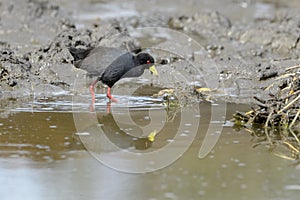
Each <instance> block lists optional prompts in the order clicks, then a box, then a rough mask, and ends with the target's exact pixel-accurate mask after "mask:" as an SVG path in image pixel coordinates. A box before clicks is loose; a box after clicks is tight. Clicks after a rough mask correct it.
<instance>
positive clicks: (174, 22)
mask: <svg viewBox="0 0 300 200" xmlns="http://www.w3.org/2000/svg"><path fill="white" fill-rule="evenodd" d="M78 2H79V3H80V1H78ZM78 2H77V3H78ZM180 2H181V1H179V4H180ZM79 3H78V4H79ZM190 3H191V2H188V4H187V7H188V5H190ZM94 4H95V5H91V6H96V7H97V5H98V6H99V5H102V4H103V5H104V4H108V3H103V2H96V3H94ZM115 4H116V2H113V3H111V5H112V6H115ZM141 4H142V2H140V3H137V2H135V3H133V7H134V8H135V9H136V10H138V8H139V6H141ZM231 4H232V6H235V7H238V9H237V13H239V12H242V11H243V10H244V11H245V13H246V14H245V16H243V17H241V19H237V16H234V15H232V14H229V13H230V9H229V6H228V5H226V7H225V9H224V10H223V12H222V11H220V9H212V8H210V9H205V10H204V9H190V10H192V11H193V13H191V12H188V10H180V9H179V8H176V6H174V5H173V6H172V9H166V8H167V5H164V4H163V3H162V4H161V5H160V4H158V5H156V6H157V8H159V9H158V10H157V11H154V13H156V15H154V14H153V12H146V11H145V12H143V13H142V14H138V13H137V12H133V14H132V13H131V14H128V13H127V15H125V14H124V15H121V14H122V12H120V15H121V17H120V16H118V15H117V14H115V16H110V17H103V19H101V6H99V9H100V10H99V14H98V15H99V17H100V18H98V17H95V18H92V19H91V20H89V21H88V22H87V21H84V20H82V16H83V15H82V14H81V15H80V16H81V18H80V17H79V15H76V12H75V11H74V10H72V9H74V8H73V7H72V6H71V4H70V3H67V2H65V3H63V4H62V3H55V2H53V3H52V2H50V1H38V0H28V1H24V2H22V3H20V4H16V3H13V2H12V1H4V2H2V3H1V4H0V10H1V14H0V27H1V32H0V34H1V37H0V38H1V39H0V61H1V63H0V86H1V91H0V99H2V100H5V99H6V100H7V99H22V98H27V97H31V96H34V97H45V96H55V95H68V94H72V93H73V89H74V79H76V77H81V76H82V77H86V75H87V72H86V71H84V70H80V69H77V68H75V67H74V66H73V64H72V63H73V61H74V58H73V56H72V55H71V54H70V52H69V50H68V48H69V47H76V48H83V49H85V48H90V47H96V46H101V45H102V46H108V47H116V48H119V49H124V50H136V49H139V48H141V47H143V46H144V45H143V42H145V38H146V40H149V41H150V43H151V41H152V42H153V41H154V40H155V41H156V43H155V42H154V43H152V44H151V45H152V47H155V46H159V45H160V44H161V43H163V42H165V40H167V38H168V37H167V36H161V37H162V40H157V39H158V38H155V37H153V38H151V36H146V37H143V40H138V39H137V38H136V37H135V34H134V33H135V31H134V29H135V28H138V27H146V26H147V27H149V26H152V27H153V26H156V27H158V26H159V27H164V28H168V29H172V30H174V31H178V32H180V33H182V34H186V35H188V36H189V37H191V38H193V39H194V40H195V41H197V42H199V44H200V45H201V46H202V47H203V48H204V51H205V56H204V57H203V56H201V58H200V59H208V60H210V61H213V62H214V63H216V66H217V70H214V71H213V74H205V73H204V74H203V77H202V78H203V79H205V77H206V76H214V77H216V79H218V80H219V82H220V84H219V85H218V86H217V87H216V88H211V89H212V92H211V94H210V95H211V96H212V98H214V97H216V98H220V96H221V99H222V100H224V101H228V102H235V103H252V102H253V96H259V98H264V97H266V96H268V94H267V93H266V92H264V90H263V89H264V87H266V86H268V85H270V83H272V82H274V81H275V80H276V77H279V76H280V75H282V74H283V73H284V72H285V69H286V67H291V66H294V65H297V64H299V55H300V44H299V40H300V35H299V32H300V27H299V24H300V16H299V14H298V9H297V6H295V7H294V8H291V7H287V6H286V5H280V4H279V5H277V4H272V3H266V2H255V3H247V4H246V3H245V4H241V3H238V2H236V3H233V2H231ZM291 4H292V2H291ZM72 5H73V4H72ZM74 5H75V4H74ZM116 5H119V4H116ZM128 5H131V4H128ZM128 5H127V6H128ZM202 5H203V4H202ZM197 6H199V8H200V4H197V3H195V5H194V6H193V7H197ZM84 7H88V6H87V5H85V6H84ZM125 7H126V5H125ZM164 9H165V12H162V10H164ZM176 9H177V10H176ZM177 11H178V12H177ZM16 13H18V16H20V17H19V18H16V17H15V16H16ZM249 13H250V14H249ZM86 16H88V15H87V13H86ZM103 16H106V15H105V13H103ZM249 16H251V17H249ZM164 37H165V38H164ZM160 39H161V38H160ZM149 41H146V43H147V42H148V43H149ZM179 43H181V44H184V41H179ZM187 52H188V53H187V54H184V56H185V57H186V60H188V61H191V62H193V61H195V60H196V61H197V59H199V58H198V57H197V56H198V54H197V51H196V50H194V49H192V48H190V50H188V51H187ZM156 56H157V57H168V56H169V57H170V54H168V55H167V54H161V55H160V54H159V53H157V54H156ZM171 57H172V56H171ZM165 66H168V67H170V68H174V69H175V70H176V71H177V69H178V68H180V66H181V64H180V63H179V64H178V63H177V64H176V59H175V61H174V64H172V63H171V64H169V65H168V64H167V65H162V66H161V69H162V70H161V71H163V69H164V67H165ZM174 66H175V67H174ZM183 67H184V65H182V68H183ZM196 68H198V69H199V70H200V71H201V70H203V68H209V66H201V65H197V66H196ZM181 70H182V71H184V69H181ZM179 71H180V69H179ZM204 71H205V70H204ZM208 71H209V70H208ZM167 73H168V71H167V72H165V74H164V73H162V76H166V74H167ZM189 73H193V72H189ZM192 75H193V74H192ZM192 75H191V76H192ZM182 82H184V81H182ZM85 84H86V82H85ZM184 84H186V83H184ZM187 85H190V86H191V85H192V86H191V87H205V85H203V86H201V84H198V85H196V86H194V85H193V84H187ZM85 86H86V85H85ZM160 87H161V88H172V84H170V82H167V83H166V82H165V83H164V82H162V83H161V84H160ZM174 87H175V86H174ZM191 91H193V90H192V89H191ZM220 94H221V95H220ZM190 95H191V96H192V95H194V93H193V92H191V94H190ZM196 96H197V95H195V98H196Z"/></svg>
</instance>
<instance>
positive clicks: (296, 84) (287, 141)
mask: <svg viewBox="0 0 300 200" xmlns="http://www.w3.org/2000/svg"><path fill="white" fill-rule="evenodd" d="M265 91H266V92H268V93H269V95H268V96H269V97H268V98H266V99H262V98H258V97H254V98H255V100H256V105H255V106H254V107H253V108H252V110H250V111H248V112H246V113H242V112H237V113H236V114H235V115H234V121H235V125H236V126H243V127H245V128H246V129H247V130H248V131H249V132H250V133H251V134H252V136H253V141H252V142H253V146H254V147H256V146H260V145H265V146H267V147H268V148H269V149H270V150H271V152H272V153H273V154H274V155H276V156H279V157H282V158H285V159H290V160H298V159H299V156H300V140H299V137H300V135H299V121H300V65H296V66H292V67H289V68H287V69H286V70H285V73H283V74H282V75H280V76H278V77H277V78H275V80H274V82H273V83H272V84H271V85H269V86H268V87H266V88H265Z"/></svg>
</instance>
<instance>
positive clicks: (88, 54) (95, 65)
mask: <svg viewBox="0 0 300 200" xmlns="http://www.w3.org/2000/svg"><path fill="white" fill-rule="evenodd" d="M69 51H70V53H71V54H72V55H73V57H74V65H75V66H76V67H78V68H80V69H83V70H86V71H87V72H88V73H89V74H91V75H94V76H98V78H97V79H96V81H95V82H94V83H93V84H92V85H91V87H90V91H91V94H92V97H93V99H95V94H94V86H95V84H96V83H97V82H98V81H101V82H102V83H104V84H106V85H107V86H108V90H107V97H108V98H109V99H111V100H112V101H117V100H116V99H114V98H113V97H112V96H111V94H110V88H111V87H112V86H113V85H114V84H115V83H116V82H117V81H119V80H120V79H122V78H126V77H138V76H141V75H142V74H143V73H144V70H145V69H149V68H150V71H152V72H153V73H154V74H157V72H156V69H155V67H154V63H155V61H154V58H153V57H152V56H151V55H150V54H149V53H145V52H141V53H138V54H134V53H132V52H126V51H121V50H118V49H115V48H109V47H97V48H94V49H87V50H83V49H76V48H70V49H69Z"/></svg>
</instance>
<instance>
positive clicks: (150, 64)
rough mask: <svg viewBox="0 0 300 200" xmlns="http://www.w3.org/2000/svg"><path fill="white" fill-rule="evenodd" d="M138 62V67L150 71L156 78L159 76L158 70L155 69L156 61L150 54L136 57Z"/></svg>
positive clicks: (141, 54) (140, 54)
mask: <svg viewBox="0 0 300 200" xmlns="http://www.w3.org/2000/svg"><path fill="white" fill-rule="evenodd" d="M135 60H136V62H137V64H138V65H143V66H145V67H144V69H149V70H150V72H151V73H152V74H154V75H155V76H157V75H158V73H157V70H156V68H155V65H154V63H155V60H154V58H153V57H152V56H151V55H150V54H149V53H144V52H141V53H139V54H137V55H136V59H135Z"/></svg>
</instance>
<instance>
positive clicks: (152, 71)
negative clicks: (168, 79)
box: [149, 65, 158, 76]
mask: <svg viewBox="0 0 300 200" xmlns="http://www.w3.org/2000/svg"><path fill="white" fill-rule="evenodd" d="M149 70H150V72H151V73H152V74H153V75H155V76H157V75H158V73H157V70H156V68H155V65H152V66H151V67H149Z"/></svg>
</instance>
